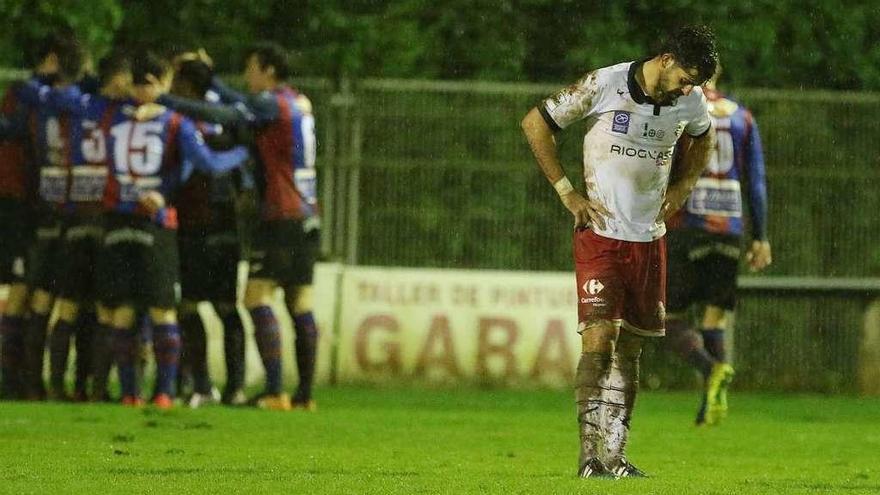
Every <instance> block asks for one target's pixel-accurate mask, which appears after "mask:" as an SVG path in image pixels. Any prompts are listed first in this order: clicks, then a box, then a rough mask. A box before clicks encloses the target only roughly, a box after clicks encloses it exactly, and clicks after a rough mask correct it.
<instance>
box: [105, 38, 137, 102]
mask: <svg viewBox="0 0 880 495" xmlns="http://www.w3.org/2000/svg"><path fill="white" fill-rule="evenodd" d="M98 81H99V83H100V84H101V94H102V95H104V96H106V97H108V98H113V99H123V98H126V97H127V96H129V95H130V94H131V92H132V82H131V61H130V60H129V58H128V57H127V56H126V54H125V53H124V52H123V51H122V50H118V49H117V50H113V51H111V52H110V53H108V54H107V55H105V56H104V57H103V58H102V59H101V60H99V61H98Z"/></svg>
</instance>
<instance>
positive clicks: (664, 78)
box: [654, 72, 682, 105]
mask: <svg viewBox="0 0 880 495" xmlns="http://www.w3.org/2000/svg"><path fill="white" fill-rule="evenodd" d="M669 79H670V78H669V76H668V75H667V74H666V73H662V72H661V73H660V79H659V81H657V89H656V91H655V94H654V101H656V102H657V103H659V104H661V105H666V104H669V103H672V102H674V101H675V100H676V99H677V98H678V97H679V96H681V95H682V92H681V88H678V89H673V90H667V89H666V88H668V87H671V86H672V84H671V83H670V80H669Z"/></svg>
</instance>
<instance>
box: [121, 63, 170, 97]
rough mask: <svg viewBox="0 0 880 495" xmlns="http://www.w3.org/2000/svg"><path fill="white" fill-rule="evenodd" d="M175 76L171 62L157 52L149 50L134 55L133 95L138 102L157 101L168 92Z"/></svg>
mask: <svg viewBox="0 0 880 495" xmlns="http://www.w3.org/2000/svg"><path fill="white" fill-rule="evenodd" d="M173 77H174V73H173V72H172V71H171V64H170V63H168V61H167V60H165V59H163V58H161V57H159V56H157V55H156V54H155V53H152V52H149V51H148V52H143V53H140V54H137V55H135V56H133V57H132V60H131V79H132V97H133V98H134V99H135V100H136V101H137V102H138V103H153V102H155V101H156V100H157V99H159V97H160V96H162V95H163V94H165V93H167V92H168V90H169V88H170V87H171V81H172V79H173Z"/></svg>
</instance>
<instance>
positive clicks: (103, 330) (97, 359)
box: [89, 305, 115, 402]
mask: <svg viewBox="0 0 880 495" xmlns="http://www.w3.org/2000/svg"><path fill="white" fill-rule="evenodd" d="M96 316H97V319H98V325H97V326H96V327H95V333H94V335H93V336H92V346H91V361H92V386H91V390H90V391H89V400H90V401H92V402H112V399H111V397H110V392H109V390H108V389H107V385H108V383H109V377H110V370H111V368H113V362H114V360H115V357H114V339H115V333H114V331H113V325H112V318H111V312H110V309H109V308H106V307H104V306H101V305H97V307H96Z"/></svg>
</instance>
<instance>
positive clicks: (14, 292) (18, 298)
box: [3, 284, 28, 316]
mask: <svg viewBox="0 0 880 495" xmlns="http://www.w3.org/2000/svg"><path fill="white" fill-rule="evenodd" d="M27 300H28V288H27V285H25V284H12V285H10V286H9V292H8V293H7V296H6V308H5V309H4V310H3V314H5V315H7V316H22V315H23V314H24V313H25V310H26V309H27Z"/></svg>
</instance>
